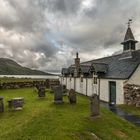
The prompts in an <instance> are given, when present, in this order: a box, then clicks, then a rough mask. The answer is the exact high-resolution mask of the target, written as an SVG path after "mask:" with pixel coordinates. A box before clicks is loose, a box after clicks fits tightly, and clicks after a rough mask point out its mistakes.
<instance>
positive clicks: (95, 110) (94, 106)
mask: <svg viewBox="0 0 140 140" xmlns="http://www.w3.org/2000/svg"><path fill="white" fill-rule="evenodd" d="M90 109H91V117H95V116H98V115H99V114H100V100H99V95H97V94H94V95H93V96H92V97H90Z"/></svg>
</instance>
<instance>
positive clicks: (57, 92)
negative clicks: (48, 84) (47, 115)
mask: <svg viewBox="0 0 140 140" xmlns="http://www.w3.org/2000/svg"><path fill="white" fill-rule="evenodd" d="M53 90H54V103H55V104H62V103H63V92H62V86H61V85H59V86H53Z"/></svg>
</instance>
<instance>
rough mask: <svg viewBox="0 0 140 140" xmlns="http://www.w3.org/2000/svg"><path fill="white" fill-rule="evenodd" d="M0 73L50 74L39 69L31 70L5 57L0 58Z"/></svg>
mask: <svg viewBox="0 0 140 140" xmlns="http://www.w3.org/2000/svg"><path fill="white" fill-rule="evenodd" d="M0 75H52V74H50V73H45V72H42V71H39V70H32V69H29V68H27V67H22V66H21V65H19V64H17V63H16V62H15V61H13V60H11V59H7V58H0Z"/></svg>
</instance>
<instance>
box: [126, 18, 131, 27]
mask: <svg viewBox="0 0 140 140" xmlns="http://www.w3.org/2000/svg"><path fill="white" fill-rule="evenodd" d="M127 24H128V28H129V27H130V25H131V24H132V19H129V20H128V23H127Z"/></svg>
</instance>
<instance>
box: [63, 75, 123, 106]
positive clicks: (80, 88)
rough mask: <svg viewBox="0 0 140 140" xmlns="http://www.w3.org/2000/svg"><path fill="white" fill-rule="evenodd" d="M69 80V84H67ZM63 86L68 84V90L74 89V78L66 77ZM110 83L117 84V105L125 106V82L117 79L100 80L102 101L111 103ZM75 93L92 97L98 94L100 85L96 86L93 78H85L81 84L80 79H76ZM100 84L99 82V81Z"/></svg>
mask: <svg viewBox="0 0 140 140" xmlns="http://www.w3.org/2000/svg"><path fill="white" fill-rule="evenodd" d="M66 79H67V82H66ZM62 81H63V82H62V83H63V85H66V83H67V85H66V86H67V89H74V78H71V80H70V77H67V78H66V77H65V78H64V80H62ZM86 81H87V88H86ZM109 81H115V82H116V104H123V103H124V91H123V85H124V82H125V81H124V80H117V79H113V80H112V79H100V100H103V101H106V102H109ZM75 83H76V84H75V91H76V92H78V93H81V94H84V95H87V96H91V95H92V94H98V92H99V91H98V88H99V84H97V85H94V84H93V79H92V78H87V79H86V78H83V82H81V79H80V78H75ZM98 83H99V80H98Z"/></svg>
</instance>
